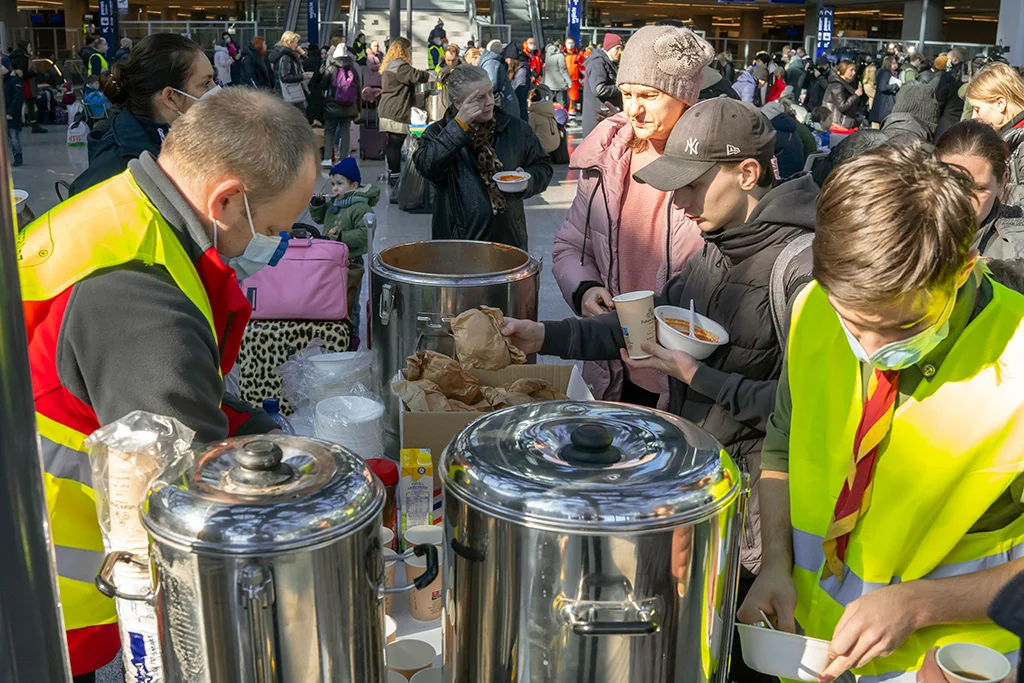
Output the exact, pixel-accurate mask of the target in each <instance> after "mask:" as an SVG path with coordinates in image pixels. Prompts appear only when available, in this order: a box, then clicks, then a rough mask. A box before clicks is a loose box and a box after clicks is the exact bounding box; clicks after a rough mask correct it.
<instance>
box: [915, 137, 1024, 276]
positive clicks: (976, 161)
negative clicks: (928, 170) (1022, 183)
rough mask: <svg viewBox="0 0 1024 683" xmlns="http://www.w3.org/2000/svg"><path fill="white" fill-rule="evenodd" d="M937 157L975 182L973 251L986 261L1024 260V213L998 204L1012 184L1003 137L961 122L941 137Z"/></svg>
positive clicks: (1008, 157) (936, 145) (936, 151)
mask: <svg viewBox="0 0 1024 683" xmlns="http://www.w3.org/2000/svg"><path fill="white" fill-rule="evenodd" d="M935 154H936V156H938V157H939V160H941V161H942V162H944V163H946V164H950V165H953V166H959V167H961V168H963V169H964V170H965V171H967V172H968V173H970V174H971V176H972V177H973V178H974V188H975V189H974V208H975V211H976V212H977V215H978V231H977V233H975V237H974V244H972V245H971V247H972V248H973V249H977V250H978V253H980V254H981V255H982V256H984V257H987V258H994V259H1017V258H1024V210H1022V209H1021V207H1019V206H1009V205H1006V204H1003V203H1001V202H1000V201H999V198H1000V196H1002V195H1003V191H1004V190H1005V189H1006V185H1007V183H1009V182H1010V169H1009V161H1010V148H1009V147H1008V146H1007V145H1006V141H1004V140H1003V137H1002V136H1001V135H1000V134H999V133H998V132H996V130H995V129H994V128H992V127H991V126H988V125H986V124H984V123H982V122H980V121H961V122H960V123H957V124H954V125H953V126H950V128H949V130H947V131H946V132H945V133H943V134H942V137H940V138H939V140H938V142H936V143H935Z"/></svg>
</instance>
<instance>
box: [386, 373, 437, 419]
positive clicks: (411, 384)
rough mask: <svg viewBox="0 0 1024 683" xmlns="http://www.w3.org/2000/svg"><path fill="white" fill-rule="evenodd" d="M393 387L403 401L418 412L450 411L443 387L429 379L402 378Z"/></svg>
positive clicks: (410, 408)
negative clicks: (442, 391)
mask: <svg viewBox="0 0 1024 683" xmlns="http://www.w3.org/2000/svg"><path fill="white" fill-rule="evenodd" d="M391 388H392V389H393V390H394V391H395V393H396V394H398V397H399V398H400V399H402V402H403V403H405V405H406V406H407V407H408V408H409V410H412V411H414V412H417V413H444V412H447V411H448V398H447V397H446V396H445V395H444V394H443V393H441V389H440V388H439V387H438V386H437V385H436V384H434V383H433V382H431V381H430V380H428V379H419V380H415V381H413V380H407V379H400V380H397V381H395V382H393V383H392V384H391Z"/></svg>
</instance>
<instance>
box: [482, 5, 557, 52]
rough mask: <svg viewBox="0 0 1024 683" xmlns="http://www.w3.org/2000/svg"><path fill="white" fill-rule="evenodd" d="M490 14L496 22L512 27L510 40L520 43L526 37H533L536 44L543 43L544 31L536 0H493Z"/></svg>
mask: <svg viewBox="0 0 1024 683" xmlns="http://www.w3.org/2000/svg"><path fill="white" fill-rule="evenodd" d="M491 16H492V17H493V19H494V23H496V24H508V25H509V26H511V27H512V41H513V42H514V43H516V44H517V45H522V43H523V41H524V40H526V39H527V38H531V37H532V38H534V39H536V41H537V44H538V45H544V31H543V28H542V26H541V20H540V7H539V6H538V3H537V0H494V1H493V3H492V8H491Z"/></svg>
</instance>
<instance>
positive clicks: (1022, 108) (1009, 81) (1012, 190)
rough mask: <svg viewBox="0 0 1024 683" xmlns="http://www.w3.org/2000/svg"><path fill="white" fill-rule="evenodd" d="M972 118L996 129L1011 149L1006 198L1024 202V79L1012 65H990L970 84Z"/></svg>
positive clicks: (1022, 203)
mask: <svg viewBox="0 0 1024 683" xmlns="http://www.w3.org/2000/svg"><path fill="white" fill-rule="evenodd" d="M967 99H968V100H969V101H970V103H971V110H972V112H973V114H972V115H971V118H973V119H977V120H978V121H983V122H984V123H987V124H988V125H990V126H992V127H993V128H995V129H996V130H997V131H998V132H999V134H1000V135H1002V136H1003V139H1004V140H1006V144H1007V146H1008V147H1009V148H1010V163H1009V167H1010V182H1009V184H1008V185H1007V186H1006V189H1005V190H1004V193H1003V201H1004V202H1005V203H1007V204H1014V205H1017V206H1021V205H1024V144H1022V143H1024V78H1022V77H1021V75H1020V74H1019V73H1018V72H1017V70H1016V69H1014V68H1013V67H1012V66H1009V65H1008V64H1000V63H995V64H989V65H988V66H986V67H985V68H984V69H982V70H981V71H979V72H978V74H977V75H976V76H975V77H974V79H973V80H971V82H970V84H968V86H967Z"/></svg>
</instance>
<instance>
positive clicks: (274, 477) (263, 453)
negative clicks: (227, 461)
mask: <svg viewBox="0 0 1024 683" xmlns="http://www.w3.org/2000/svg"><path fill="white" fill-rule="evenodd" d="M283 459H284V452H283V451H282V450H281V447H280V446H278V445H277V444H276V443H274V442H273V441H269V440H265V439H259V440H256V441H250V442H248V443H247V444H245V445H244V446H242V449H241V450H240V451H238V453H237V454H236V455H235V460H236V461H237V462H238V464H237V465H236V466H235V467H232V468H231V471H230V472H229V473H228V477H229V478H230V479H231V481H232V483H234V484H237V485H239V486H246V487H251V488H267V487H269V486H277V485H280V484H284V483H287V482H289V481H291V480H292V479H293V478H294V477H295V470H294V469H293V468H292V467H291V465H289V464H288V463H284V462H281V461H282V460H283Z"/></svg>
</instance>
